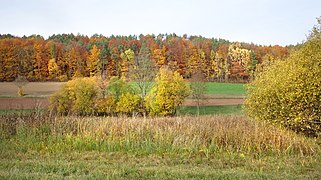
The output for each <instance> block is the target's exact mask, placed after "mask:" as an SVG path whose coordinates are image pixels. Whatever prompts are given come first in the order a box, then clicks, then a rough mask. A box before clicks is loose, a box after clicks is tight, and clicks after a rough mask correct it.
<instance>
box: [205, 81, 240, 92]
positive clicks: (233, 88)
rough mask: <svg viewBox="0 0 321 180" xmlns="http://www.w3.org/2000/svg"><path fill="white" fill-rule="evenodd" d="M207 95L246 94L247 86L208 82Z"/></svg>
mask: <svg viewBox="0 0 321 180" xmlns="http://www.w3.org/2000/svg"><path fill="white" fill-rule="evenodd" d="M206 86H207V91H206V93H207V94H245V93H246V90H245V86H246V84H240V83H217V82H208V83H206Z"/></svg>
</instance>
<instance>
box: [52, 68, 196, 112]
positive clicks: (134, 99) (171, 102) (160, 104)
mask: <svg viewBox="0 0 321 180" xmlns="http://www.w3.org/2000/svg"><path fill="white" fill-rule="evenodd" d="M100 81H102V80H101V79H99V78H97V77H91V78H76V79H74V80H71V81H68V82H67V83H66V84H65V85H64V86H63V88H62V89H61V90H60V91H59V92H57V93H56V94H54V95H53V96H52V97H51V98H50V109H51V111H52V112H56V113H58V114H62V115H67V114H75V115H111V116H115V115H120V114H121V115H127V116H130V115H133V116H134V115H137V114H142V115H143V114H144V115H145V114H146V113H147V114H150V115H164V116H167V115H174V114H175V113H176V108H177V106H179V105H181V104H182V102H183V100H184V98H185V97H187V96H188V95H189V92H190V90H189V86H188V83H187V82H186V81H185V80H184V79H183V77H182V76H180V75H179V74H178V73H176V72H172V71H170V70H168V69H166V68H161V69H160V71H159V74H158V75H157V77H156V82H155V83H154V84H153V87H152V89H151V91H150V92H149V93H148V95H147V97H146V99H144V98H143V95H141V94H139V93H138V92H137V91H136V90H135V89H137V88H134V83H129V82H126V81H125V80H124V79H122V78H119V77H112V78H111V79H110V80H109V81H108V83H101V82H100ZM146 83H150V82H146ZM103 84H107V85H105V86H102V85H103Z"/></svg>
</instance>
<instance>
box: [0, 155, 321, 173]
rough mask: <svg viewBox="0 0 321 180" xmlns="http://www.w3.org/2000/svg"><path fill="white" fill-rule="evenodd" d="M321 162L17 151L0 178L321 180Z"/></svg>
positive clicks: (0, 168) (0, 165) (1, 161)
mask: <svg viewBox="0 0 321 180" xmlns="http://www.w3.org/2000/svg"><path fill="white" fill-rule="evenodd" d="M313 158H316V159H313ZM320 160H321V159H320V157H309V158H300V157H291V156H289V157H266V158H258V159H253V158H250V157H248V156H245V157H240V155H238V154H227V153H221V154H220V155H217V156H216V157H213V158H210V159H207V158H201V157H179V156H177V157H166V156H165V157H164V156H155V155H151V156H146V157H142V156H135V155H130V154H126V153H105V152H95V151H92V152H70V153H61V154H44V153H41V152H26V153H16V152H14V151H13V152H9V153H6V154H1V155H0V179H65V178H67V179H319V178H320V176H321V166H320V165H321V164H320Z"/></svg>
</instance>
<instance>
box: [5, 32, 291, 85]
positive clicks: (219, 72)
mask: <svg viewBox="0 0 321 180" xmlns="http://www.w3.org/2000/svg"><path fill="white" fill-rule="evenodd" d="M290 49H291V48H290V47H282V46H279V45H275V46H262V45H256V44H253V43H251V44H249V43H239V42H230V41H228V40H225V39H216V38H205V37H202V36H187V35H183V36H178V35H176V34H159V35H157V36H156V35H153V34H152V35H139V36H136V35H130V36H114V35H112V36H109V37H106V36H103V35H97V34H95V35H93V36H91V37H88V36H85V35H79V34H78V35H73V34H58V35H52V36H50V37H49V38H47V39H45V38H43V37H42V36H40V35H32V36H29V37H26V36H24V37H16V36H13V35H10V34H4V35H0V81H13V80H14V79H15V78H16V77H18V75H19V76H24V77H26V78H27V79H28V81H67V80H70V79H73V78H75V77H91V76H96V75H99V76H102V77H105V78H111V77H113V76H118V77H127V76H128V73H129V71H130V67H131V65H132V64H137V63H138V64H139V62H140V61H142V60H144V59H148V61H150V62H151V63H153V65H154V67H155V68H157V69H159V68H160V67H163V66H166V67H168V68H170V69H171V70H172V71H175V72H178V73H179V74H180V75H181V76H183V77H184V78H185V79H189V78H191V77H192V76H193V74H195V72H198V71H199V72H201V73H202V75H203V77H204V81H222V82H223V81H224V82H227V81H233V82H245V81H249V80H251V79H253V78H254V77H255V75H256V72H260V71H262V70H263V69H264V67H266V66H267V65H268V64H270V63H271V62H273V61H274V60H275V59H279V58H285V57H287V56H288V54H289V51H290Z"/></svg>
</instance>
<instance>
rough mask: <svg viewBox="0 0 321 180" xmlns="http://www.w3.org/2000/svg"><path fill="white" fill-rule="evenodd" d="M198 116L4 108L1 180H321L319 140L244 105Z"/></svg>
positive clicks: (183, 111)
mask: <svg viewBox="0 0 321 180" xmlns="http://www.w3.org/2000/svg"><path fill="white" fill-rule="evenodd" d="M207 85H208V86H207V87H208V89H207V93H208V95H209V97H210V98H214V100H215V98H217V99H221V98H226V99H227V98H232V99H233V98H234V97H236V98H239V96H243V95H244V94H245V90H244V85H243V84H224V83H208V84H207ZM229 88H231V89H233V88H235V89H234V90H228V89H229ZM38 93H39V92H38ZM33 95H35V94H33ZM40 95H41V93H40ZM195 115H196V107H195V106H183V107H180V108H179V109H178V115H177V116H175V117H149V118H142V117H134V118H132V117H103V116H101V117H94V116H83V117H80V116H56V115H53V114H50V112H47V111H46V110H44V109H41V108H36V109H24V110H21V109H2V110H0V179H65V178H68V179H69V178H70V179H85V178H86V179H87V178H93V179H319V178H320V177H321V150H320V144H321V141H320V139H313V138H307V137H304V136H301V135H298V134H295V133H293V132H291V131H288V130H285V129H282V128H279V127H275V126H272V125H270V124H267V123H264V122H258V121H253V120H251V119H248V118H247V117H245V116H244V115H243V111H242V106H241V105H231V106H202V107H200V115H201V116H199V117H197V116H195Z"/></svg>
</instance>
